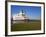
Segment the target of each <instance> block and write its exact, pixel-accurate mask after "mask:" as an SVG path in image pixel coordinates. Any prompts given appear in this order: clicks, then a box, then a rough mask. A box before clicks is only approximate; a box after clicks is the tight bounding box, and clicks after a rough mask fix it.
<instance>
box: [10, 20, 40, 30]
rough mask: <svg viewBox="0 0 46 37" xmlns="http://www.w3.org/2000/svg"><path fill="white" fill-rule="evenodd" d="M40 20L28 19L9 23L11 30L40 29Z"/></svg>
mask: <svg viewBox="0 0 46 37" xmlns="http://www.w3.org/2000/svg"><path fill="white" fill-rule="evenodd" d="M40 29H41V22H40V20H30V21H29V22H24V23H15V24H13V25H11V31H28V30H40Z"/></svg>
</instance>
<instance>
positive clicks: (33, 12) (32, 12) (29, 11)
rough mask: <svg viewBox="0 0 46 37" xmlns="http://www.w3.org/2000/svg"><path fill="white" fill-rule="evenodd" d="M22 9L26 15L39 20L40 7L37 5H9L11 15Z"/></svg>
mask: <svg viewBox="0 0 46 37" xmlns="http://www.w3.org/2000/svg"><path fill="white" fill-rule="evenodd" d="M21 10H23V11H24V12H25V13H26V15H27V16H28V17H29V18H30V19H33V20H40V17H41V7H39V6H19V5H11V13H12V16H13V15H16V14H17V13H19V12H20V11H21Z"/></svg>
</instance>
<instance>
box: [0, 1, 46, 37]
mask: <svg viewBox="0 0 46 37" xmlns="http://www.w3.org/2000/svg"><path fill="white" fill-rule="evenodd" d="M28 1H35V2H36V1H37V2H45V0H28ZM45 11H46V10H45ZM45 16H46V13H45ZM4 19H5V0H0V37H5V35H4V34H5V20H4ZM45 21H46V17H45ZM45 28H46V26H45ZM12 37H46V34H44V35H28V36H12Z"/></svg>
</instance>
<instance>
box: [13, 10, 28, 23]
mask: <svg viewBox="0 0 46 37" xmlns="http://www.w3.org/2000/svg"><path fill="white" fill-rule="evenodd" d="M28 19H29V18H28V17H27V16H26V15H25V13H24V12H23V10H22V11H20V12H19V13H18V14H16V15H15V16H13V23H20V22H22V23H23V22H26V21H27V20H28Z"/></svg>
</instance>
